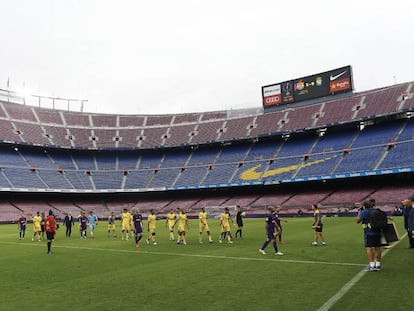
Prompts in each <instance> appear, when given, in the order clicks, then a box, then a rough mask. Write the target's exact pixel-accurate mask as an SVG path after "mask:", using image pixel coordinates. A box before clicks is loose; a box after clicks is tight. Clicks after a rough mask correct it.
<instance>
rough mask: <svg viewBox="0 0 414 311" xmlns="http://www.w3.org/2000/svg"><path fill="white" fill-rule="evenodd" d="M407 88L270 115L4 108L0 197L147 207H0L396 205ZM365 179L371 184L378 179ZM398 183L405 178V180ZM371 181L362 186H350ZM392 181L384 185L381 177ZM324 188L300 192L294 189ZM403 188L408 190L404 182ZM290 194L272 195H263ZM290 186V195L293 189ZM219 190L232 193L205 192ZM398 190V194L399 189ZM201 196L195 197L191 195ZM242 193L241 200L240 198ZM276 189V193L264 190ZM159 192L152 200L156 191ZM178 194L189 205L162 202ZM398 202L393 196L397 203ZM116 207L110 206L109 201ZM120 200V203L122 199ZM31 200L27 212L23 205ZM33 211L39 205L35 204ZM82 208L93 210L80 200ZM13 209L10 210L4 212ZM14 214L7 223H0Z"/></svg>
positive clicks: (410, 104)
mask: <svg viewBox="0 0 414 311" xmlns="http://www.w3.org/2000/svg"><path fill="white" fill-rule="evenodd" d="M412 85H413V83H412V82H408V83H403V84H399V85H395V86H390V87H386V88H381V89H377V90H370V91H366V92H361V93H357V94H352V95H347V96H342V97H339V98H333V99H332V98H331V99H329V101H327V100H326V99H321V101H320V102H312V103H311V104H309V105H306V104H304V103H301V104H300V105H296V106H293V105H292V106H289V105H288V106H285V107H282V106H281V107H280V108H279V109H276V110H274V111H269V112H263V111H259V112H258V111H251V110H249V111H247V110H246V111H245V113H240V114H239V116H238V114H237V113H235V112H232V113H228V112H225V111H219V112H204V113H188V114H178V115H154V116H143V115H131V116H127V115H104V114H93V113H80V112H71V111H63V110H52V109H45V108H38V107H30V106H25V105H21V104H17V103H11V102H0V142H1V143H0V155H1V157H0V188H1V191H2V192H3V193H14V192H16V191H17V192H24V193H29V194H30V193H36V192H39V191H40V192H45V193H51V194H53V193H56V192H64V193H69V194H70V193H93V194H94V195H96V194H99V195H103V194H104V193H107V192H111V193H119V194H120V195H122V194H124V193H136V194H140V193H146V194H147V195H148V194H149V195H150V196H151V193H152V192H154V195H155V196H156V195H157V194H158V193H160V192H161V193H163V195H164V196H167V197H166V198H163V199H158V201H157V200H155V199H153V198H146V199H145V200H144V201H143V200H142V198H141V197H139V196H138V198H137V199H128V201H127V203H125V202H124V203H122V204H119V205H118V204H116V201H115V202H114V201H112V202H111V203H108V204H107V203H105V199H102V198H100V199H99V202H96V201H95V202H90V203H88V204H86V203H85V202H80V201H78V203H74V202H75V201H74V200H72V201H70V200H69V201H68V203H64V204H61V202H60V201H56V200H55V201H54V205H53V204H51V203H50V204H49V203H44V202H48V201H47V200H39V199H37V200H34V201H30V200H29V201H28V202H26V201H21V202H17V201H13V200H12V201H10V200H6V201H4V202H3V203H2V204H0V208H2V209H3V208H4V210H5V215H10V213H12V212H19V211H21V210H28V211H30V212H33V211H32V209H31V208H30V207H29V206H30V204H32V205H33V204H34V205H35V206H36V205H41V204H43V205H45V204H46V206H49V207H52V208H54V209H56V211H57V212H61V213H63V211H62V210H65V209H66V210H68V211H71V212H76V211H79V210H88V209H93V210H95V211H96V212H97V213H99V216H100V217H106V216H105V215H107V214H108V213H109V212H110V211H112V210H116V211H118V210H119V209H120V208H122V206H128V208H131V206H136V207H140V208H142V209H143V210H144V211H148V209H149V208H150V207H151V206H153V207H155V208H156V209H157V210H159V211H162V212H164V211H168V210H169V208H175V207H177V206H180V205H181V206H185V208H187V209H189V210H190V211H196V210H197V209H199V208H200V207H202V206H207V205H226V204H228V205H237V204H240V205H246V206H247V205H249V206H256V207H259V209H260V208H261V207H263V206H265V205H268V204H273V205H277V204H281V205H282V206H286V207H289V208H295V209H299V208H301V207H305V208H306V207H308V206H309V205H310V204H312V203H318V204H321V205H322V206H325V207H326V206H329V207H333V208H336V207H337V206H346V207H347V208H350V207H352V204H353V203H354V202H355V201H358V200H363V199H366V198H368V197H369V196H371V195H372V196H376V197H377V199H378V200H377V201H379V203H380V204H381V203H382V204H384V205H386V206H390V205H393V204H398V202H399V200H400V199H401V197H400V196H401V195H403V193H407V192H409V191H411V190H412V189H414V188H413V186H412V185H413V179H412V172H413V171H414V159H413V158H412V150H414V121H413V120H412V119H411V113H412V109H413V108H414V101H413V99H412V98H413V96H412V95H413V94H412V93H411V89H412ZM372 176H378V177H377V179H374V177H372ZM401 176H404V177H403V178H400V177H401ZM368 177H369V178H370V179H369V180H370V181H371V182H372V185H370V186H368V185H367V186H366V187H364V188H363V189H359V188H358V187H355V189H348V188H346V189H342V188H340V187H338V183H339V182H340V181H343V180H345V179H349V180H355V181H359V180H360V179H363V178H368ZM389 177H392V178H393V179H395V180H397V181H398V182H396V185H399V186H398V187H397V186H394V187H391V188H389V187H388V185H387V184H386V181H387V178H389ZM303 182H309V183H312V184H313V183H317V182H319V183H323V184H324V185H326V183H328V184H329V185H328V186H327V187H326V189H322V190H321V189H317V190H313V191H312V192H311V193H309V192H306V191H298V189H297V188H295V187H300V186H299V185H300V183H303ZM405 183H407V184H408V185H404V184H405ZM279 185H288V186H289V187H291V189H284V190H283V191H282V192H281V193H279V194H274V193H269V191H270V190H269V189H279V188H278V187H280V186H279ZM288 186H286V187H288ZM214 189H224V190H223V191H228V193H220V194H218V193H216V194H214V195H211V193H212V191H214ZM399 189H402V190H401V191H400V190H399ZM189 190H191V191H194V190H197V191H200V193H199V195H197V196H196V197H194V196H193V195H188V193H192V192H191V191H189ZM245 191H248V193H244V192H245ZM270 192H271V191H270ZM155 193H157V194H155ZM172 193H175V194H176V193H181V194H182V195H183V196H184V197H186V196H187V195H188V198H186V199H185V198H182V197H174V198H171V197H169V196H170V195H171V194H172ZM393 194H395V195H393ZM111 200H113V199H111ZM118 200H119V201H120V202H122V201H123V200H122V197H120V198H119V199H118ZM30 202H31V203H30ZM33 202H34V203H33ZM86 202H88V201H86ZM8 204H9V205H12V206H13V207H12V208H10V207H7V208H5V207H4V206H6V205H8ZM12 218H13V219H14V218H15V217H14V216H13V217H10V216H4V217H3V216H2V217H0V221H4V220H7V219H9V220H12Z"/></svg>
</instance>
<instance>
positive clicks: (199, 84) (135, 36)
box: [0, 0, 414, 114]
mask: <svg viewBox="0 0 414 311" xmlns="http://www.w3.org/2000/svg"><path fill="white" fill-rule="evenodd" d="M0 12H1V18H0V34H1V45H0V56H1V57H0V88H1V89H4V88H6V87H7V81H8V80H9V87H10V89H13V90H22V88H23V87H24V89H25V91H26V92H30V93H31V94H40V95H44V96H58V97H68V98H80V99H87V100H88V102H87V103H86V104H85V107H84V110H85V111H89V112H100V113H115V114H164V113H185V112H200V111H213V110H224V109H239V108H248V107H260V106H261V105H262V104H261V86H263V85H267V84H272V83H277V82H282V81H285V80H289V79H294V78H300V77H302V76H306V75H310V74H315V73H319V72H323V71H327V70H331V69H335V68H338V67H342V66H345V65H351V66H352V67H353V74H354V87H355V90H356V91H363V90H367V89H372V88H377V87H383V86H388V85H392V84H394V83H395V82H397V83H401V82H407V81H413V80H414V65H413V58H414V56H413V55H414V54H413V53H414V18H413V16H414V1H409V0H394V1H383V0H380V1H363V0H347V1H328V0H313V1H309V0H296V1H277V0H269V1H268V0H264V1H261V0H254V1H253V0H252V1H247V0H208V1H205V0H204V1H199V0H176V1H172V0H146V1H141V0H128V1H126V0H125V1H124V0H117V1H109V0H37V1H36V0H26V1H24V0H0ZM62 108H64V107H62ZM74 110H75V108H74Z"/></svg>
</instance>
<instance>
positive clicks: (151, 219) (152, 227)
mask: <svg viewBox="0 0 414 311" xmlns="http://www.w3.org/2000/svg"><path fill="white" fill-rule="evenodd" d="M156 222H157V215H155V212H154V210H153V209H152V210H150V214H149V215H148V232H149V236H148V238H147V240H146V241H147V244H149V242H150V240H151V241H152V244H153V245H157V241H156V240H155V234H156V232H155V231H156Z"/></svg>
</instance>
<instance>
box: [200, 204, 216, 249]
mask: <svg viewBox="0 0 414 311" xmlns="http://www.w3.org/2000/svg"><path fill="white" fill-rule="evenodd" d="M198 228H199V232H200V235H199V237H198V241H199V242H200V243H203V240H202V235H203V232H206V233H207V236H208V242H209V243H213V240H212V239H211V233H210V228H209V227H208V223H207V213H206V210H205V208H204V207H203V208H202V209H201V212H200V213H199V214H198Z"/></svg>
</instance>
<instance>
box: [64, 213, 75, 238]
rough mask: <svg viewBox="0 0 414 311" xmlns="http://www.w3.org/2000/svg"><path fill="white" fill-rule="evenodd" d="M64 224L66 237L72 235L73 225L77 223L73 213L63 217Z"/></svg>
mask: <svg viewBox="0 0 414 311" xmlns="http://www.w3.org/2000/svg"><path fill="white" fill-rule="evenodd" d="M63 224H64V225H65V227H66V237H70V235H71V234H72V227H73V226H74V225H75V220H74V219H73V216H72V214H71V213H67V214H66V216H65V218H64V219H63Z"/></svg>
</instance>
